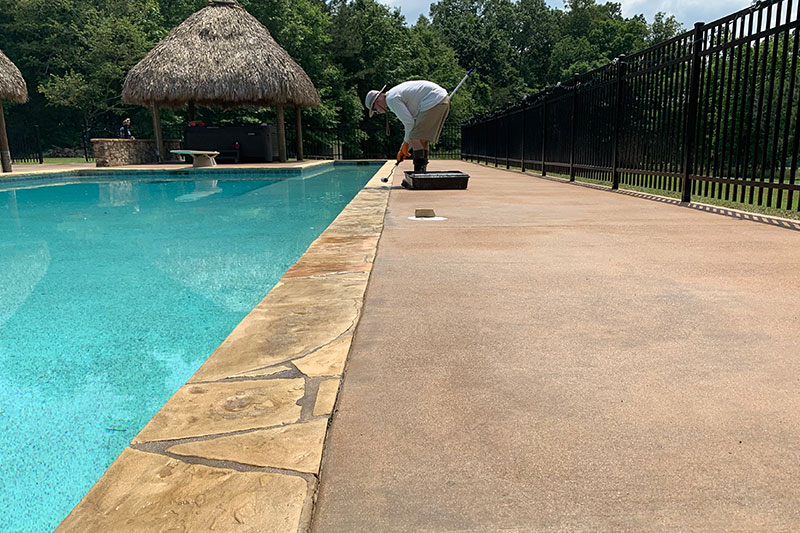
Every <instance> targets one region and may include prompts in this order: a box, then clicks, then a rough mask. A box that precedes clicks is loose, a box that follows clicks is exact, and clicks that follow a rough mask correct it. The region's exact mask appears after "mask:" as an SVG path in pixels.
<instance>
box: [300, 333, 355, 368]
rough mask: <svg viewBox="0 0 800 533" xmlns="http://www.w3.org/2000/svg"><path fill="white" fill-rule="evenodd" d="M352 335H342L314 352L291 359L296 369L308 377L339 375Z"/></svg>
mask: <svg viewBox="0 0 800 533" xmlns="http://www.w3.org/2000/svg"><path fill="white" fill-rule="evenodd" d="M352 342H353V336H352V335H342V336H341V337H340V338H338V339H336V340H335V341H333V342H332V343H330V344H329V345H327V346H323V347H322V348H320V349H319V350H317V351H316V352H314V353H311V354H308V355H307V356H305V357H303V358H300V359H295V360H294V361H292V362H293V363H294V366H296V367H297V369H298V370H299V371H300V372H302V373H303V374H305V375H306V376H309V377H312V378H314V377H323V376H340V375H341V374H342V372H343V371H344V364H345V362H346V361H347V354H348V353H350V345H351V344H352Z"/></svg>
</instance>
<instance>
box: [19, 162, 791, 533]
mask: <svg viewBox="0 0 800 533" xmlns="http://www.w3.org/2000/svg"><path fill="white" fill-rule="evenodd" d="M391 165H392V163H388V164H387V165H385V166H384V167H383V169H382V170H381V171H379V172H378V173H377V174H376V176H375V177H374V178H373V179H372V180H371V181H370V183H368V185H367V186H366V187H365V189H364V190H363V191H362V192H361V193H359V195H358V196H356V198H355V199H354V200H353V202H351V204H350V205H349V206H348V207H347V208H346V209H345V211H343V212H342V214H341V215H340V216H339V217H338V218H337V219H336V221H335V222H334V223H333V224H332V225H331V226H330V227H329V228H328V230H326V232H324V233H323V234H322V235H321V236H320V238H319V239H318V240H317V241H315V243H314V244H312V246H311V247H310V248H309V250H308V251H307V252H306V254H305V255H304V256H303V257H302V258H301V260H300V261H298V263H297V264H296V265H295V266H294V267H292V268H291V269H290V270H289V271H288V272H287V273H286V275H285V276H284V278H283V280H282V281H281V283H280V284H279V285H278V286H276V288H275V289H274V290H273V291H271V292H270V294H269V295H267V297H266V298H265V299H264V301H262V302H261V303H260V304H259V305H258V306H257V307H256V308H255V309H254V310H253V311H252V312H251V313H250V314H249V315H248V317H247V318H245V320H244V321H243V322H242V323H241V324H240V325H239V326H238V327H237V328H236V329H235V330H234V332H232V333H231V335H230V336H229V337H228V338H227V339H226V340H225V341H224V342H223V344H222V345H220V347H219V348H218V349H217V350H216V351H215V352H214V354H213V355H212V356H211V357H210V358H209V360H208V361H207V362H206V363H205V364H204V365H203V366H202V367H201V368H200V369H199V370H198V372H197V373H196V374H195V375H194V376H193V377H192V378H191V379H190V380H189V382H188V383H187V384H186V385H185V386H184V387H182V388H181V389H180V390H179V391H178V392H177V393H176V394H175V395H174V396H173V397H172V398H171V399H170V400H169V401H168V402H167V404H166V405H165V406H164V408H163V409H162V410H161V411H160V412H159V413H158V414H157V415H156V416H155V417H154V418H153V419H152V420H151V422H150V423H149V424H148V425H147V426H146V427H145V428H144V429H143V430H142V432H141V433H140V434H139V435H137V437H136V438H135V439H134V441H133V442H132V443H131V445H130V446H129V447H128V448H127V449H126V450H125V451H124V452H123V453H122V455H121V456H120V457H119V458H118V459H117V460H116V461H115V463H114V464H113V465H112V466H111V467H110V468H109V470H108V471H107V472H106V474H105V475H104V476H103V477H102V478H101V479H100V481H99V482H98V483H97V484H96V485H95V487H94V488H93V489H92V490H91V491H90V492H89V493H88V494H87V495H86V497H85V498H84V499H83V500H82V501H81V503H80V504H79V505H78V506H77V507H76V508H75V509H74V510H73V512H72V513H71V514H70V515H69V517H67V519H65V521H64V522H63V523H62V524H61V526H60V527H59V530H58V531H113V530H117V531H144V530H148V531H149V530H155V531H161V530H172V529H174V530H185V531H198V530H205V529H212V530H215V531H292V532H294V531H306V530H308V529H309V528H312V516H313V528H312V529H314V530H316V531H320V532H324V531H348V532H349V531H453V530H460V531H496V530H512V531H532V530H533V531H542V530H544V531H548V530H550V531H552V530H570V531H572V530H623V531H625V530H629V531H641V530H647V531H653V530H685V529H689V530H695V529H697V530H714V531H717V530H726V529H744V530H753V529H759V530H764V529H768V530H780V529H784V530H786V529H788V530H791V529H796V528H797V527H798V525H800V511H798V506H797V502H798V501H800V488H798V487H797V486H796V483H794V480H795V479H797V478H798V477H800V438H798V437H800V430H798V427H800V424H798V422H800V414H798V413H800V387H798V384H800V357H797V356H798V353H800V349H798V346H800V333H798V331H797V328H796V323H797V311H796V309H797V305H796V302H797V300H798V297H800V276H798V271H800V247H798V244H800V233H799V232H797V231H791V230H787V229H785V228H781V227H777V226H785V227H787V228H790V227H792V223H791V221H786V222H784V221H780V220H776V219H769V218H768V217H758V216H756V219H761V220H762V221H765V222H767V224H757V223H754V222H751V221H746V220H743V218H746V216H743V215H739V214H737V213H736V212H727V213H728V214H729V215H731V216H719V215H715V214H710V213H706V212H702V211H701V209H686V208H684V207H679V206H676V205H668V202H669V201H668V200H663V201H661V200H659V201H651V200H648V199H642V198H631V197H627V196H625V195H623V194H613V193H609V192H607V191H604V190H597V189H593V188H589V187H580V186H571V185H568V184H566V183H563V182H559V183H556V182H553V181H549V180H545V179H539V178H536V177H534V176H533V175H522V174H520V173H518V172H508V171H502V170H496V169H493V168H489V167H485V166H478V165H473V164H470V163H464V162H460V161H443V162H434V163H432V164H431V168H432V169H433V170H447V169H450V168H459V169H462V170H464V171H466V172H468V173H469V174H470V175H471V176H472V178H471V180H470V186H469V189H467V190H466V191H405V190H402V189H399V188H398V187H397V185H399V182H400V175H401V172H400V171H398V172H396V173H395V179H394V183H395V188H394V189H392V190H391V194H390V192H389V189H388V188H387V187H385V186H382V185H381V184H380V183H379V182H378V181H377V177H378V176H381V175H383V173H385V172H386V171H387V170H388V169H389V168H391ZM408 166H409V164H408V163H406V164H404V165H403V166H402V167H400V170H402V169H404V168H407V167H408ZM153 167H154V166H152V165H148V166H147V167H146V168H150V169H152V168H153ZM169 167H170V168H175V166H174V165H169ZM269 168H273V166H270V167H269ZM102 170H108V169H102ZM114 170H116V169H114ZM12 176H13V174H12ZM387 202H388V211H387ZM418 207H428V208H434V209H435V210H436V212H437V214H438V215H441V216H444V217H447V219H448V220H445V221H438V222H433V221H412V220H409V219H408V217H409V216H412V215H413V214H414V209H415V208H418ZM721 211H723V212H725V211H724V210H721ZM384 213H386V218H385V219H384ZM379 239H380V241H379ZM376 247H377V252H376ZM368 281H369V286H367V282H368ZM348 353H349V356H348ZM346 361H347V363H346V364H347V366H346V367H345V362H346ZM342 376H345V377H344V379H343V380H342ZM340 383H341V384H342V387H341V393H340V394H339V397H338V400H337V396H336V393H337V390H338V389H339V386H340ZM334 406H336V407H335V409H334ZM331 413H333V418H332V421H331V422H330V424H331V426H330V430H329V431H328V433H327V437H326V428H327V427H328V423H329V420H331V418H330V417H331ZM323 443H325V444H324V445H323ZM323 446H324V454H323ZM320 461H321V465H322V470H321V473H320ZM318 487H319V499H318V501H317V502H316V505H315V503H314V500H315V497H316V494H317V489H318Z"/></svg>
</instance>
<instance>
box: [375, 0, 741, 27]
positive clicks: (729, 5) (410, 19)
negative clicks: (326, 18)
mask: <svg viewBox="0 0 800 533" xmlns="http://www.w3.org/2000/svg"><path fill="white" fill-rule="evenodd" d="M380 1H381V2H382V3H383V4H385V5H387V6H389V7H399V8H400V11H401V13H402V14H403V15H404V16H405V17H406V22H407V23H408V24H414V23H415V22H416V21H417V18H419V16H420V15H425V16H428V12H429V9H430V4H431V1H430V0H380ZM605 1H606V0H597V2H598V3H604V2H605ZM547 3H548V4H549V5H550V6H552V7H557V8H560V9H563V8H564V2H563V1H562V0H547ZM621 3H622V14H623V15H624V16H626V17H632V16H633V15H637V14H639V13H642V14H644V16H645V17H646V18H647V21H648V22H652V21H653V16H654V15H655V14H656V13H658V12H659V11H663V12H665V13H667V14H669V15H675V18H677V19H678V20H679V21H680V22H681V23H682V24H683V26H684V27H685V28H686V29H687V30H688V29H690V28H691V27H692V26H693V25H694V23H695V22H712V21H714V20H716V19H718V18H722V17H724V16H725V15H728V14H730V13H733V12H735V11H738V10H740V9H744V8H745V7H747V6H749V5H750V0H704V1H703V2H698V1H697V0H655V1H653V0H622V2H621Z"/></svg>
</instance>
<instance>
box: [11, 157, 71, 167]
mask: <svg viewBox="0 0 800 533" xmlns="http://www.w3.org/2000/svg"><path fill="white" fill-rule="evenodd" d="M44 162H45V164H48V165H52V164H58V163H61V164H68V163H86V158H84V157H45V158H44ZM38 164H39V162H38V161H36V162H33V163H30V162H28V163H14V165H38Z"/></svg>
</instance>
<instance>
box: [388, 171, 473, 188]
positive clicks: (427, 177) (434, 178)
mask: <svg viewBox="0 0 800 533" xmlns="http://www.w3.org/2000/svg"><path fill="white" fill-rule="evenodd" d="M405 174H406V177H405V178H403V186H404V187H406V188H407V189H414V190H433V189H466V188H467V182H469V174H464V173H463V172H461V171H460V170H436V171H431V172H424V173H422V172H420V173H416V172H413V171H410V170H406V171H405Z"/></svg>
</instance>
